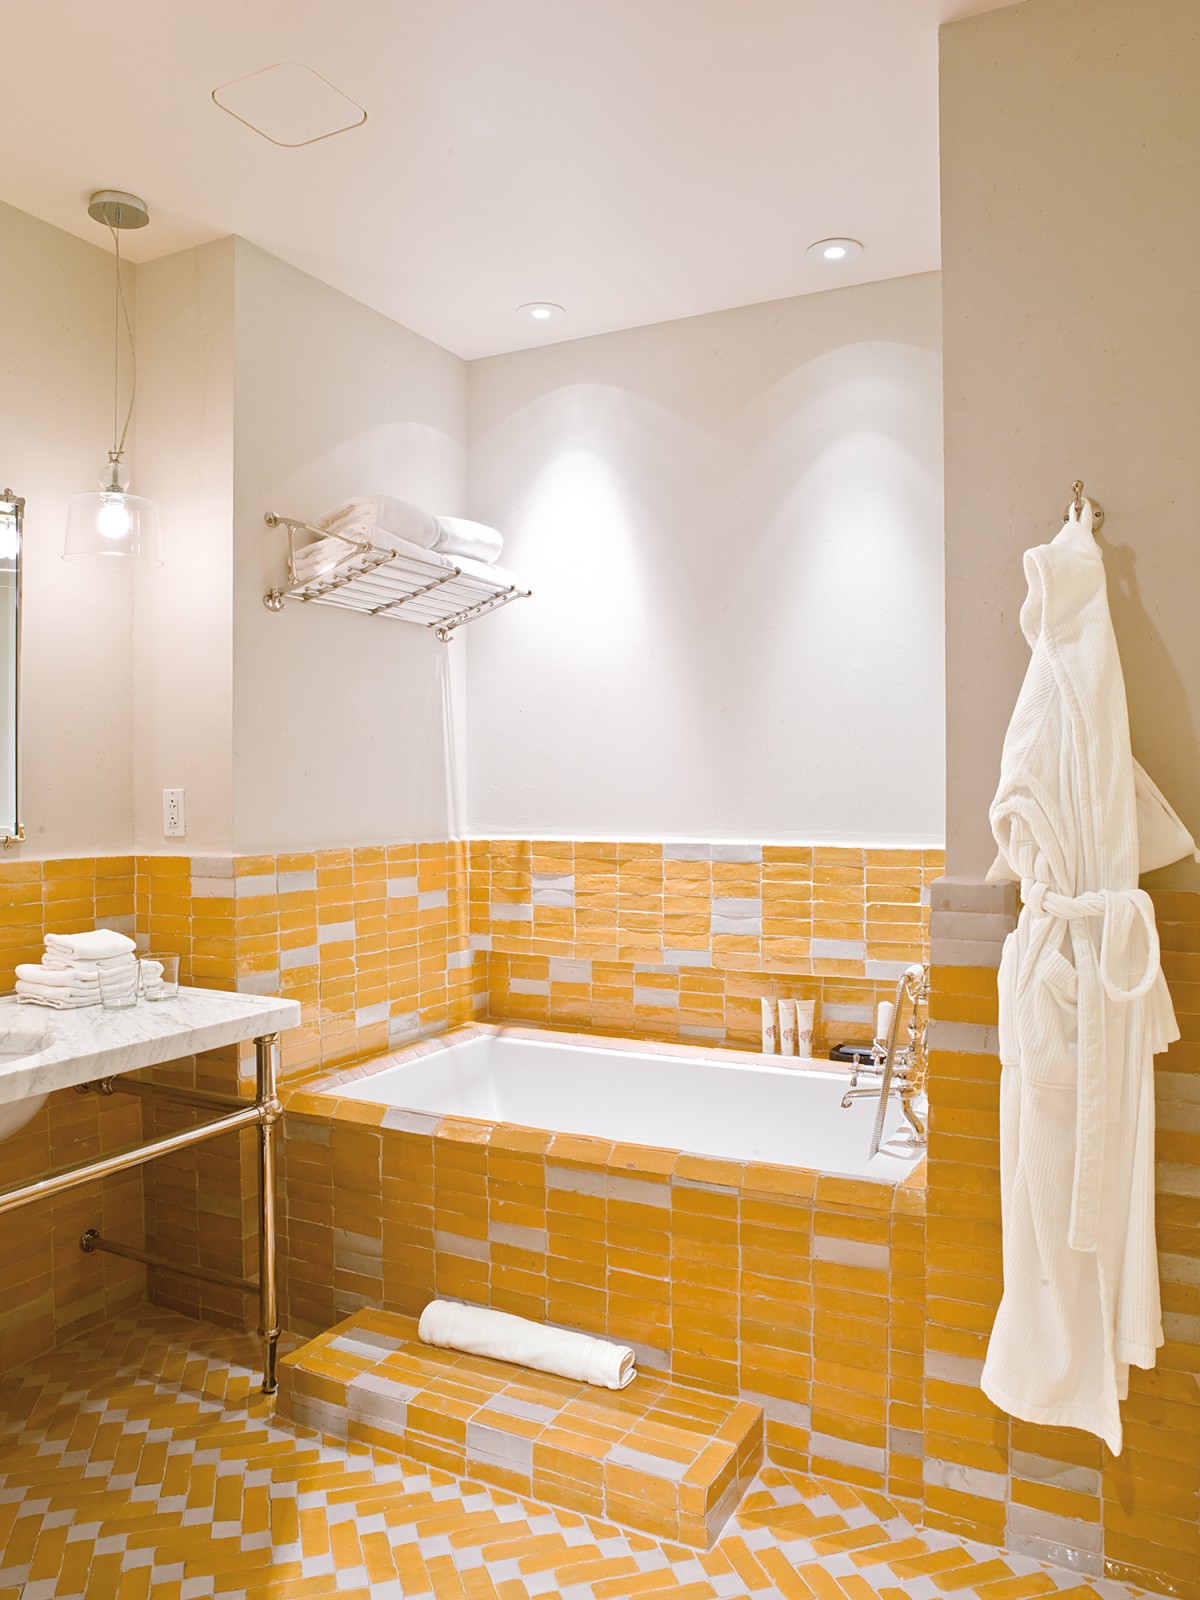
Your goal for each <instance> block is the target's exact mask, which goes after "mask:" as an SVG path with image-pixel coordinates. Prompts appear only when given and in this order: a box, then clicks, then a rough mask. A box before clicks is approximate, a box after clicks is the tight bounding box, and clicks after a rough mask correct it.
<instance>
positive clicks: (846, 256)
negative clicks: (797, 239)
mask: <svg viewBox="0 0 1200 1600" xmlns="http://www.w3.org/2000/svg"><path fill="white" fill-rule="evenodd" d="M806 253H807V254H808V256H809V257H810V258H811V259H812V260H813V261H827V262H829V263H830V265H833V264H835V263H836V262H839V261H853V260H854V259H855V257H856V256H860V255H862V253H863V247H862V245H861V244H860V243H859V241H858V240H857V239H818V240H816V242H815V243H814V244H810V245H809V247H808V250H807V252H806Z"/></svg>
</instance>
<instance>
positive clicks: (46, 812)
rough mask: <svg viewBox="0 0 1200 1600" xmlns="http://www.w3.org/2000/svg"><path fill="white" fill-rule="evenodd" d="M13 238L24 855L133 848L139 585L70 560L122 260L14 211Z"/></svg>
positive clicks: (0, 296)
mask: <svg viewBox="0 0 1200 1600" xmlns="http://www.w3.org/2000/svg"><path fill="white" fill-rule="evenodd" d="M100 232H101V230H100V229H97V234H98V235H99V234H100ZM0 241H2V243H0V306H2V307H3V311H4V315H3V336H2V337H0V478H2V479H4V482H3V483H0V488H5V487H11V488H12V489H14V490H15V491H16V492H17V493H18V494H22V495H24V496H25V500H26V521H25V546H24V606H23V631H22V641H21V664H22V684H21V691H22V692H21V698H22V717H23V737H22V749H23V784H22V787H23V790H24V805H23V814H24V819H25V826H26V831H27V835H28V843H27V844H26V845H24V846H23V847H18V849H16V850H14V851H13V852H12V853H13V854H21V855H25V856H47V855H55V854H59V853H73V854H82V855H87V854H91V853H96V852H105V851H126V850H128V849H129V845H130V833H129V818H130V814H131V808H132V786H131V763H130V729H131V721H132V712H131V667H132V656H131V643H130V631H131V627H130V624H131V615H132V594H133V590H132V583H131V579H130V576H129V574H127V573H115V572H104V571H99V570H97V569H96V568H95V567H86V566H75V565H70V564H68V563H66V562H64V561H63V560H62V559H61V556H62V548H63V535H64V532H65V529H66V516H67V501H68V499H69V497H70V496H71V495H73V494H82V493H85V492H88V491H90V490H93V489H95V488H96V487H97V479H98V478H99V475H100V471H101V468H102V467H103V466H104V465H105V462H106V460H107V452H108V450H109V448H110V445H111V427H112V360H113V347H112V325H113V268H112V256H111V254H109V253H107V252H106V251H104V250H102V249H100V248H99V247H98V245H92V244H88V243H86V242H85V241H83V240H80V239H76V238H74V237H72V236H71V235H70V234H67V233H63V232H62V231H61V229H58V228H52V227H50V226H49V225H48V224H46V223H44V222H39V221H38V220H37V219H36V218H34V217H31V216H27V215H26V214H25V213H24V212H22V211H16V210H14V209H13V208H12V207H11V206H6V205H0ZM133 276H134V275H133V273H132V271H130V272H129V274H128V278H127V280H126V287H127V293H128V295H129V298H130V301H131V310H132V309H133V304H132V303H133V301H134V300H135V295H134V285H133ZM132 464H133V466H134V469H135V471H136V457H133V461H132Z"/></svg>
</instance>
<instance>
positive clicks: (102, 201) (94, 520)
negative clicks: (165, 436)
mask: <svg viewBox="0 0 1200 1600" xmlns="http://www.w3.org/2000/svg"><path fill="white" fill-rule="evenodd" d="M88 215H89V216H90V217H93V218H94V219H95V220H96V221H97V222H102V223H103V224H104V226H105V227H106V228H107V229H108V231H109V232H110V233H111V234H112V239H113V257H114V263H115V280H116V281H115V289H114V295H113V447H112V449H111V450H110V451H109V452H108V465H107V466H106V467H105V469H104V471H103V472H102V473H101V474H100V488H99V490H98V491H93V492H92V493H91V494H77V495H73V496H72V497H71V501H70V505H69V509H68V511H67V539H66V545H65V547H64V549H63V560H64V561H77V562H81V563H88V564H91V565H93V566H111V567H161V566H162V564H163V557H162V535H161V532H160V530H159V524H158V507H157V505H156V504H155V503H154V501H153V500H144V499H143V498H142V497H141V495H136V494H130V493H129V474H128V473H127V472H126V471H125V468H124V466H123V464H122V461H121V457H122V456H123V455H124V453H125V438H126V435H127V434H128V432H129V423H130V420H131V419H132V417H133V402H134V399H135V397H136V395H137V347H136V345H135V343H134V337H133V324H132V323H131V322H130V320H129V308H128V307H127V306H126V304H125V289H124V286H123V284H122V283H121V230H122V229H124V228H144V227H145V226H146V224H147V223H148V222H149V220H150V213H149V212H148V211H147V210H146V204H145V201H143V200H139V199H138V197H137V196H136V195H133V194H122V193H121V192H120V191H119V190H116V189H101V190H99V191H98V192H97V193H96V194H94V195H93V196H92V198H91V200H90V201H89V202H88ZM122 321H124V324H125V333H126V336H127V338H128V340H129V355H130V362H131V365H132V369H133V373H132V380H131V383H130V388H129V406H128V409H127V410H126V412H125V421H124V424H123V425H121V426H120V429H119V431H118V421H119V416H120V377H121V323H122Z"/></svg>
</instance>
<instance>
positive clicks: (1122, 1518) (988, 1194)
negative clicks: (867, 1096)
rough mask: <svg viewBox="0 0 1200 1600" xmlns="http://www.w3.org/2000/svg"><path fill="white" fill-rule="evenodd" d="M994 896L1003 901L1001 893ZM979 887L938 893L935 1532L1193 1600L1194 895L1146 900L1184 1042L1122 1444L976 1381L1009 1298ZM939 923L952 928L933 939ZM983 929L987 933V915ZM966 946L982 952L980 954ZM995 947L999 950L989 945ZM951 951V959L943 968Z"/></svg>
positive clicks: (933, 1188)
mask: <svg viewBox="0 0 1200 1600" xmlns="http://www.w3.org/2000/svg"><path fill="white" fill-rule="evenodd" d="M997 893H998V894H1001V895H1002V893H1003V892H1002V891H998V892H997ZM987 894H988V891H987V890H985V889H984V888H983V886H981V885H964V884H962V883H961V882H955V881H954V880H950V881H948V882H947V884H946V885H944V886H937V887H935V891H934V904H935V906H940V907H941V909H939V910H938V911H936V912H935V918H934V972H933V997H932V1003H931V1012H932V1015H933V1017H934V1019H935V1021H934V1024H933V1030H932V1042H933V1049H932V1051H931V1056H930V1098H931V1102H932V1106H933V1112H932V1126H931V1132H930V1143H929V1167H928V1191H927V1207H928V1216H927V1245H926V1311H927V1324H926V1336H925V1375H924V1406H925V1454H926V1457H927V1461H926V1467H925V1473H926V1484H925V1494H924V1503H925V1516H926V1519H927V1522H928V1523H929V1525H931V1526H933V1527H937V1528H945V1529H949V1530H953V1531H955V1532H957V1533H959V1534H963V1535H970V1536H971V1537H974V1538H981V1539H987V1540H989V1541H991V1542H993V1543H997V1544H1000V1543H1003V1544H1005V1545H1006V1546H1007V1547H1008V1548H1010V1549H1019V1550H1023V1551H1025V1552H1026V1553H1029V1554H1033V1555H1037V1556H1044V1555H1046V1554H1049V1555H1051V1556H1052V1557H1053V1558H1055V1559H1062V1557H1063V1555H1064V1553H1065V1554H1066V1555H1067V1556H1068V1557H1069V1559H1070V1563H1071V1565H1072V1566H1075V1567H1077V1568H1078V1569H1079V1570H1081V1571H1082V1572H1084V1573H1085V1574H1089V1575H1092V1576H1098V1575H1101V1574H1104V1575H1107V1576H1109V1577H1114V1578H1120V1579H1125V1580H1127V1581H1130V1582H1133V1583H1135V1584H1144V1585H1146V1586H1147V1587H1149V1588H1152V1589H1156V1590H1163V1591H1165V1592H1167V1593H1170V1594H1175V1595H1180V1596H1186V1597H1189V1600H1196V1596H1198V1595H1200V1181H1198V1175H1200V1122H1198V1121H1197V1115H1196V1112H1197V1106H1198V1105H1200V997H1198V991H1197V988H1196V977H1197V974H1198V973H1200V895H1197V894H1179V893H1161V894H1155V895H1154V896H1153V898H1154V902H1155V909H1156V913H1157V916H1158V923H1159V932H1160V937H1161V940H1162V946H1163V968H1164V971H1165V973H1166V976H1167V981H1168V983H1169V985H1170V988H1171V992H1172V997H1173V999H1174V1003H1175V1008H1176V1013H1177V1015H1178V1018H1179V1023H1180V1028H1181V1031H1182V1034H1183V1038H1182V1039H1181V1040H1180V1041H1179V1042H1178V1043H1177V1044H1175V1045H1173V1046H1172V1047H1171V1048H1170V1050H1169V1051H1168V1052H1167V1053H1166V1055H1165V1056H1159V1057H1158V1058H1157V1062H1156V1081H1157V1098H1158V1138H1157V1158H1158V1197H1157V1224H1158V1247H1159V1261H1160V1278H1161V1282H1162V1293H1163V1314H1164V1331H1165V1334H1166V1341H1167V1342H1166V1344H1165V1345H1164V1347H1163V1349H1162V1350H1161V1351H1160V1352H1159V1355H1158V1363H1157V1366H1156V1367H1155V1369H1154V1370H1153V1371H1152V1372H1142V1371H1139V1370H1137V1369H1134V1370H1133V1372H1132V1373H1131V1375H1130V1394H1129V1399H1128V1401H1127V1402H1126V1404H1125V1406H1124V1407H1123V1414H1124V1419H1125V1449H1124V1453H1123V1454H1122V1456H1121V1457H1120V1458H1119V1459H1115V1458H1114V1457H1112V1456H1111V1455H1110V1454H1109V1453H1108V1451H1107V1450H1106V1449H1105V1448H1104V1447H1103V1446H1102V1445H1101V1443H1100V1442H1099V1441H1098V1440H1096V1439H1094V1438H1092V1437H1091V1436H1090V1435H1087V1434H1084V1433H1080V1432H1077V1431H1074V1430H1070V1429H1051V1428H1039V1427H1035V1426H1032V1425H1031V1424H1028V1423H1024V1422H1020V1421H1016V1420H1013V1419H1010V1418H1009V1417H1007V1416H1006V1415H1004V1414H1003V1413H1002V1412H999V1411H997V1410H996V1408H995V1407H994V1406H992V1404H991V1403H990V1402H989V1401H988V1400H987V1399H986V1398H985V1397H984V1395H983V1394H982V1392H981V1390H980V1389H979V1372H980V1369H981V1366H982V1361H983V1356H984V1353H985V1350H986V1347H987V1338H988V1334H989V1332H990V1330H991V1324H992V1319H993V1317H994V1315H995V1310H996V1307H997V1305H998V1304H999V1300H1000V1292H1001V1256H1000V1192H999V1178H998V1169H999V1084H1000V1065H999V1060H998V1058H997V1056H996V1053H995V1040H994V1033H992V1032H991V1031H989V1030H991V1029H992V1028H993V1026H994V1023H995V1017H996V974H995V970H994V968H995V960H996V957H997V954H998V951H997V948H996V946H997V943H998V939H997V935H996V934H995V933H994V932H990V931H989V932H988V933H986V934H980V935H978V936H975V937H974V938H973V936H972V918H973V917H976V916H984V917H990V918H992V919H996V918H997V915H998V914H999V918H1000V919H1001V920H1003V919H1004V917H1006V916H1007V918H1008V919H1009V920H1011V919H1012V915H1013V912H1014V910H1015V907H1013V906H1012V905H1008V906H1002V905H1001V904H1000V903H999V901H997V902H996V903H994V904H993V903H990V902H989V901H988V899H987ZM939 923H940V924H941V926H943V927H944V928H945V933H944V935H943V934H942V933H941V932H940V931H939ZM979 926H980V927H983V926H984V924H983V923H982V922H981V923H980V924H979ZM973 945H974V949H972V946H973ZM989 946H991V948H990V950H989ZM943 950H949V951H950V952H951V954H952V955H953V957H954V963H953V964H950V963H945V964H942V963H940V962H939V953H940V952H941V951H943Z"/></svg>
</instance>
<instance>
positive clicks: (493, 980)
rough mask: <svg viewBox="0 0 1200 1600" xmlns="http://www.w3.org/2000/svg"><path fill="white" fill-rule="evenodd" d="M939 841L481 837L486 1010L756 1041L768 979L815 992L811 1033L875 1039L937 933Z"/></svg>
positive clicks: (476, 929) (477, 929) (475, 857)
mask: <svg viewBox="0 0 1200 1600" xmlns="http://www.w3.org/2000/svg"><path fill="white" fill-rule="evenodd" d="M943 870H944V858H943V853H942V852H941V851H939V850H924V851H921V850H884V849H863V848H853V849H851V848H835V847H824V846H793V845H759V844H694V843H693V844H675V845H672V844H657V843H645V842H637V841H631V842H625V843H619V842H608V841H601V842H597V841H571V840H566V841H563V840H545V841H536V840H528V839H521V840H497V839H492V840H483V839H481V840H472V842H471V846H470V899H471V915H470V931H471V938H472V943H473V945H474V946H475V948H476V950H477V951H478V952H479V953H480V955H481V958H482V959H483V961H485V962H486V967H487V992H488V1010H489V1015H490V1016H492V1017H495V1018H512V1019H520V1020H522V1021H529V1022H539V1023H550V1024H553V1025H555V1026H569V1027H575V1028H586V1029H591V1030H595V1031H599V1032H606V1033H614V1034H625V1035H634V1036H636V1037H639V1038H656V1039H679V1040H710V1041H712V1042H714V1043H717V1044H731V1045H740V1046H743V1047H744V1046H747V1045H749V1046H754V1047H757V1044H758V1041H759V1039H760V1037H761V1016H760V1007H759V1001H760V999H761V998H762V997H764V996H765V997H768V998H772V999H779V998H804V999H815V1000H817V1001H818V1015H817V1048H818V1050H821V1049H824V1048H825V1047H827V1046H828V1045H830V1044H833V1043H837V1042H839V1041H841V1040H856V1041H857V1040H866V1039H868V1038H869V1037H870V1034H871V1022H872V1018H873V1014H874V1007H875V1005H876V1004H877V1002H878V1001H879V1000H880V999H883V998H887V997H890V995H891V994H892V991H893V989H894V986H895V981H896V976H897V974H898V972H899V970H900V969H901V968H902V967H903V966H905V965H907V964H908V963H909V962H911V961H914V960H920V959H923V958H924V957H925V956H926V954H927V951H928V928H929V917H928V891H929V886H930V884H931V883H932V882H933V881H934V879H936V878H938V877H939V876H940V875H941V873H942V871H943Z"/></svg>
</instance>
